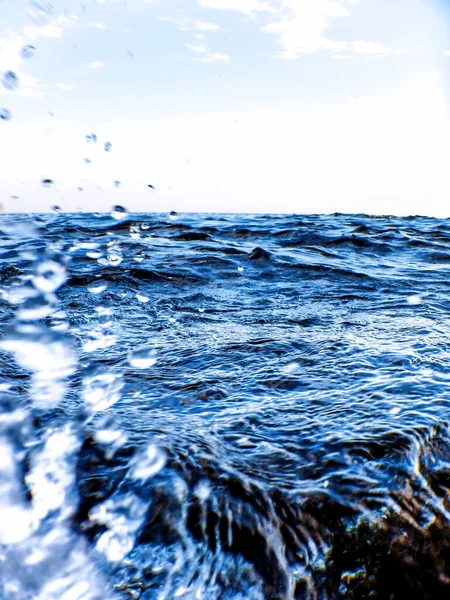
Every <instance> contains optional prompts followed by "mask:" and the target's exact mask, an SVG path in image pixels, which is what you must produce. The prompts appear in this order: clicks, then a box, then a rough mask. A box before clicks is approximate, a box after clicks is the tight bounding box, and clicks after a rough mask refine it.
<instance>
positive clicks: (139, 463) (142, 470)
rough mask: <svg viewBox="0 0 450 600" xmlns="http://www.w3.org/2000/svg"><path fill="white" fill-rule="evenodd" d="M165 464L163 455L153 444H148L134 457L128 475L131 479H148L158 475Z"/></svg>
mask: <svg viewBox="0 0 450 600" xmlns="http://www.w3.org/2000/svg"><path fill="white" fill-rule="evenodd" d="M165 464H166V455H165V453H164V452H163V451H162V450H160V449H159V448H158V447H157V446H155V445H154V444H150V445H149V446H147V448H146V449H145V450H144V451H143V452H140V453H139V454H138V455H137V456H136V457H135V459H134V461H133V464H132V467H131V468H130V472H129V474H128V475H129V477H131V478H132V479H149V478H150V477H153V476H154V475H156V474H157V473H159V471H161V469H162V468H163V467H164V465H165Z"/></svg>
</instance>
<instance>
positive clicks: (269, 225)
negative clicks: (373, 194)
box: [0, 210, 450, 600]
mask: <svg viewBox="0 0 450 600" xmlns="http://www.w3.org/2000/svg"><path fill="white" fill-rule="evenodd" d="M0 231H1V238H0V239H1V241H0V268H1V292H0V293H1V301H0V316H1V329H2V339H1V340H0V375H1V381H0V390H1V391H0V395H1V400H0V446H1V448H0V590H1V592H0V596H1V598H2V599H4V600H28V599H31V598H38V599H40V600H51V599H55V600H56V599H58V600H60V599H64V600H99V599H110V598H111V599H112V598H133V599H142V600H156V599H163V598H165V599H172V598H173V599H175V598H177V599H178V598H180V599H186V600H194V599H196V600H198V599H208V600H209V599H211V600H215V599H217V600H218V599H223V600H238V599H239V600H244V599H245V600H247V599H250V600H269V599H271V600H285V599H286V600H287V599H304V598H305V599H306V598H308V599H334V598H336V599H337V598H352V599H353V598H355V599H356V598H361V599H362V598H386V599H388V598H399V599H400V598H404V597H408V598H410V599H413V598H417V599H419V598H420V599H423V598H436V599H442V598H446V597H448V595H449V594H450V512H449V511H450V503H449V491H450V435H449V412H448V411H449V406H450V388H449V382H450V377H449V365H450V301H449V274H450V222H447V221H444V220H437V219H429V218H421V217H414V218H375V217H373V218H369V217H363V216H359V215H356V216H347V215H345V216H344V215H334V216H307V217H304V216H295V217H288V216H206V215H196V216H194V215H171V216H167V217H166V216H161V215H158V216H155V215H126V214H124V213H122V212H121V211H120V210H116V211H115V212H114V213H113V215H112V216H111V215H101V216H94V215H84V216H81V215H71V216H63V215H58V214H54V215H46V216H40V217H39V216H38V217H36V216H34V217H29V216H7V215H2V216H1V217H0Z"/></svg>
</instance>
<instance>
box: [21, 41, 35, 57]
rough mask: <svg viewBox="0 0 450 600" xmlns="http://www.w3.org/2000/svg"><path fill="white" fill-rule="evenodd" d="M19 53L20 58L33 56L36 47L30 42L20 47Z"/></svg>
mask: <svg viewBox="0 0 450 600" xmlns="http://www.w3.org/2000/svg"><path fill="white" fill-rule="evenodd" d="M20 54H21V56H22V58H33V56H34V55H35V54H36V48H35V46H32V45H31V44H27V45H26V46H24V47H23V48H22V50H21V51H20Z"/></svg>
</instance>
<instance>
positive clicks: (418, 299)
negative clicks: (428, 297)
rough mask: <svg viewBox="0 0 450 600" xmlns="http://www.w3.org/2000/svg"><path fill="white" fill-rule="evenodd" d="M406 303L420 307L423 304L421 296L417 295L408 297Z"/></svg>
mask: <svg viewBox="0 0 450 600" xmlns="http://www.w3.org/2000/svg"><path fill="white" fill-rule="evenodd" d="M406 301H407V302H408V304H409V305H410V306H418V305H419V304H422V298H421V297H420V296H417V295H414V296H408V298H407V299H406Z"/></svg>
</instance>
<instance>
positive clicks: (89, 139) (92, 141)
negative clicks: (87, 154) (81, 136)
mask: <svg viewBox="0 0 450 600" xmlns="http://www.w3.org/2000/svg"><path fill="white" fill-rule="evenodd" d="M85 140H86V141H87V143H88V144H95V143H96V142H97V136H96V135H95V133H91V134H90V135H87V136H86V137H85Z"/></svg>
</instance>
